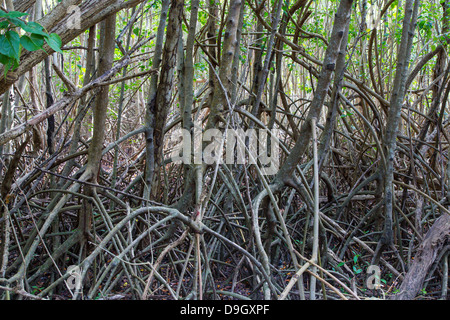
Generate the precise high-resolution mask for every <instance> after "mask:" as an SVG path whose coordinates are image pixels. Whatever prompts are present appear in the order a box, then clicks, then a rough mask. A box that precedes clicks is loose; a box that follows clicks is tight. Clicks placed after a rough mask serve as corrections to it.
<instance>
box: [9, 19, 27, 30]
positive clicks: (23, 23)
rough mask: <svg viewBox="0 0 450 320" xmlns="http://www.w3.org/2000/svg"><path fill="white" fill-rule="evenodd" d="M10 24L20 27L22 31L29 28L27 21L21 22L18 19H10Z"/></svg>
mask: <svg viewBox="0 0 450 320" xmlns="http://www.w3.org/2000/svg"><path fill="white" fill-rule="evenodd" d="M8 22H9V23H10V24H13V25H15V26H17V27H20V28H22V29H23V28H24V27H26V26H27V23H26V22H25V21H22V20H20V19H18V18H14V17H12V18H8Z"/></svg>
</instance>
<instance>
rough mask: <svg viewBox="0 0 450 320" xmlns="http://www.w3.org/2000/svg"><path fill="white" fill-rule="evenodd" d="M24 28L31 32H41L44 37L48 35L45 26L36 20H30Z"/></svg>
mask: <svg viewBox="0 0 450 320" xmlns="http://www.w3.org/2000/svg"><path fill="white" fill-rule="evenodd" d="M22 29H23V30H25V31H26V32H29V33H34V34H39V35H41V36H44V37H46V36H48V33H47V32H45V30H44V27H43V26H41V25H40V24H39V23H37V22H34V21H31V22H28V24H27V25H25V26H23V27H22Z"/></svg>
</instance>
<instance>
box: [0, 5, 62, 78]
mask: <svg viewBox="0 0 450 320" xmlns="http://www.w3.org/2000/svg"><path fill="white" fill-rule="evenodd" d="M27 15H28V14H27V13H23V12H19V11H10V12H5V11H2V10H0V19H2V21H1V22H0V63H1V64H3V65H4V66H5V68H4V69H5V70H4V73H5V76H6V74H7V73H8V71H9V70H10V69H11V68H12V69H13V70H14V69H16V68H17V67H18V66H19V62H20V54H21V52H22V48H25V49H26V50H28V51H37V50H44V49H43V46H44V43H47V44H48V46H49V47H50V48H52V49H53V50H55V51H57V52H60V53H62V51H61V46H62V41H61V38H60V37H59V35H57V34H56V33H51V34H49V33H48V32H47V31H46V30H45V29H44V27H43V26H41V25H40V24H39V23H37V22H34V21H31V22H28V23H27V22H25V21H24V20H22V19H21V18H22V17H24V16H27ZM3 19H4V20H3ZM20 29H21V30H22V31H23V33H24V34H22V35H21V33H22V32H21V31H20Z"/></svg>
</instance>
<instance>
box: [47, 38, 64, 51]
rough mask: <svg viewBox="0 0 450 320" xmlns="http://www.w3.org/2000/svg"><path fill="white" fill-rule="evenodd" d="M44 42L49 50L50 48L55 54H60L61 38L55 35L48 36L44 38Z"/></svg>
mask: <svg viewBox="0 0 450 320" xmlns="http://www.w3.org/2000/svg"><path fill="white" fill-rule="evenodd" d="M45 41H46V42H47V43H48V45H49V46H50V48H52V49H53V50H55V51H56V52H59V53H62V50H61V46H62V41H61V38H60V37H59V36H58V35H57V34H56V33H52V34H50V35H49V36H48V37H46V38H45Z"/></svg>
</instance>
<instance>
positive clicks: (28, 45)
mask: <svg viewBox="0 0 450 320" xmlns="http://www.w3.org/2000/svg"><path fill="white" fill-rule="evenodd" d="M20 44H21V45H22V47H24V48H25V49H27V50H28V51H36V50H39V49H42V46H43V45H44V38H43V37H42V36H39V35H35V34H31V36H27V35H24V36H22V37H21V38H20Z"/></svg>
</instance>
